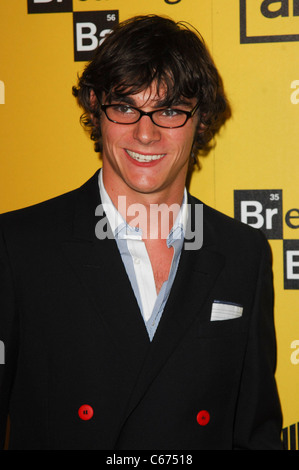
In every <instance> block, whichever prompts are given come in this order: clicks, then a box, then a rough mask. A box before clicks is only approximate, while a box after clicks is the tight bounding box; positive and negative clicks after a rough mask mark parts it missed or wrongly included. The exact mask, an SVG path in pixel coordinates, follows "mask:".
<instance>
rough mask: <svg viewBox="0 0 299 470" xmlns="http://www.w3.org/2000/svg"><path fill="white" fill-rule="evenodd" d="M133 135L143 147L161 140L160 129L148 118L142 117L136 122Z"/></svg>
mask: <svg viewBox="0 0 299 470" xmlns="http://www.w3.org/2000/svg"><path fill="white" fill-rule="evenodd" d="M133 135H134V138H135V139H136V140H138V141H139V142H140V143H142V144H144V145H149V144H152V143H153V142H158V141H159V140H160V139H161V131H160V128H159V127H158V126H156V125H155V124H154V123H153V122H152V120H151V118H150V117H149V116H142V117H141V119H140V120H139V121H138V122H136V124H135V128H134V133H133Z"/></svg>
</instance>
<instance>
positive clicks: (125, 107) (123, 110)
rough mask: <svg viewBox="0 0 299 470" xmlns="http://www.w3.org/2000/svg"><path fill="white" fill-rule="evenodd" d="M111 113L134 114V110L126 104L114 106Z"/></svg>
mask: <svg viewBox="0 0 299 470" xmlns="http://www.w3.org/2000/svg"><path fill="white" fill-rule="evenodd" d="M112 109H113V111H114V112H116V113H119V114H135V113H136V111H135V109H133V108H131V107H130V106H128V105H126V104H116V105H114V106H113V107H112Z"/></svg>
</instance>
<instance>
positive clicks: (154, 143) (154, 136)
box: [101, 89, 198, 204]
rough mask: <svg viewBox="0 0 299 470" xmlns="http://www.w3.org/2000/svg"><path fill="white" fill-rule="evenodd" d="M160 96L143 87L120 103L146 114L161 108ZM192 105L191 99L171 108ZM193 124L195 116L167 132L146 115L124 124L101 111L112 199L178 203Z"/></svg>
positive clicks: (105, 165)
mask: <svg viewBox="0 0 299 470" xmlns="http://www.w3.org/2000/svg"><path fill="white" fill-rule="evenodd" d="M161 98H163V97H161V96H158V94H157V92H156V90H155V89H147V90H145V91H142V92H140V93H138V94H135V95H130V96H129V97H128V98H125V99H124V104H128V102H129V103H130V104H131V105H132V106H135V107H137V108H140V109H141V110H143V111H146V112H149V111H152V110H155V109H160V108H161V105H160V104H161ZM112 104H113V101H112ZM195 105H196V100H195V99H194V100H189V101H188V102H187V103H186V102H184V104H178V105H176V106H175V108H178V109H181V110H185V111H190V110H191V109H192V108H193V107H194V106H195ZM197 124H198V113H195V115H194V116H193V117H192V118H190V119H189V120H188V121H187V122H186V124H185V125H184V126H183V127H179V128H176V129H165V128H161V127H158V126H156V125H155V124H154V123H153V122H152V121H151V119H150V117H149V116H143V117H142V118H141V119H140V120H139V121H138V122H136V123H135V124H129V125H124V124H116V123H113V122H111V121H109V120H108V118H107V116H106V115H105V114H104V113H103V112H102V114H101V133H102V142H103V149H102V159H103V180H104V184H105V187H106V190H107V192H108V194H109V195H110V197H111V199H112V201H113V202H114V203H115V201H116V198H117V196H119V195H125V196H127V197H128V198H129V201H131V202H138V201H145V200H148V201H152V202H154V201H155V202H156V201H161V202H165V203H167V202H168V203H170V204H171V203H173V202H178V203H181V200H182V197H183V190H184V186H185V181H186V175H187V171H188V166H189V158H190V152H191V149H192V145H193V141H194V137H195V133H196V130H197Z"/></svg>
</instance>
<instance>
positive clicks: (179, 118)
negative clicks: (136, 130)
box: [101, 103, 199, 129]
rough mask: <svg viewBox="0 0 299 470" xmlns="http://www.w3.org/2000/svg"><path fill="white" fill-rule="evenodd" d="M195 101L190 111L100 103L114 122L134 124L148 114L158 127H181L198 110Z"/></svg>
mask: <svg viewBox="0 0 299 470" xmlns="http://www.w3.org/2000/svg"><path fill="white" fill-rule="evenodd" d="M198 107H199V103H197V104H196V105H195V106H194V108H193V109H192V110H191V111H183V110H182V109H177V108H161V109H157V110H154V111H149V112H146V111H142V109H139V108H135V107H134V106H131V105H128V104H121V103H120V104H102V105H101V109H102V111H104V113H105V115H106V116H107V118H108V119H109V121H111V122H114V123H116V124H136V122H138V121H139V120H140V119H141V118H142V116H148V117H149V118H150V119H151V120H152V122H153V123H154V124H155V125H156V126H159V127H164V128H167V129H175V128H177V127H183V126H184V125H185V124H186V122H187V121H188V119H190V118H191V117H192V116H194V114H195V112H196V111H197V110H198Z"/></svg>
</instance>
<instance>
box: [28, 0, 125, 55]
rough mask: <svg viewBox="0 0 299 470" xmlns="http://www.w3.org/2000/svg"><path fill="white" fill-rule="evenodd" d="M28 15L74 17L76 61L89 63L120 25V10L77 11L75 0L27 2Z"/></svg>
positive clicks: (30, 0)
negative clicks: (49, 14) (74, 8)
mask: <svg viewBox="0 0 299 470" xmlns="http://www.w3.org/2000/svg"><path fill="white" fill-rule="evenodd" d="M27 2H28V3H27V6H28V13H64V12H70V13H72V15H73V37H74V60H75V62H79V61H88V60H90V59H91V58H92V57H93V55H94V51H95V50H96V48H97V47H98V45H99V44H101V42H102V41H104V39H105V37H106V36H107V34H109V33H110V32H111V29H112V28H113V27H114V26H115V25H116V24H118V21H119V20H118V16H119V15H118V10H108V11H98V10H97V11H76V12H73V0H27Z"/></svg>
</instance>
